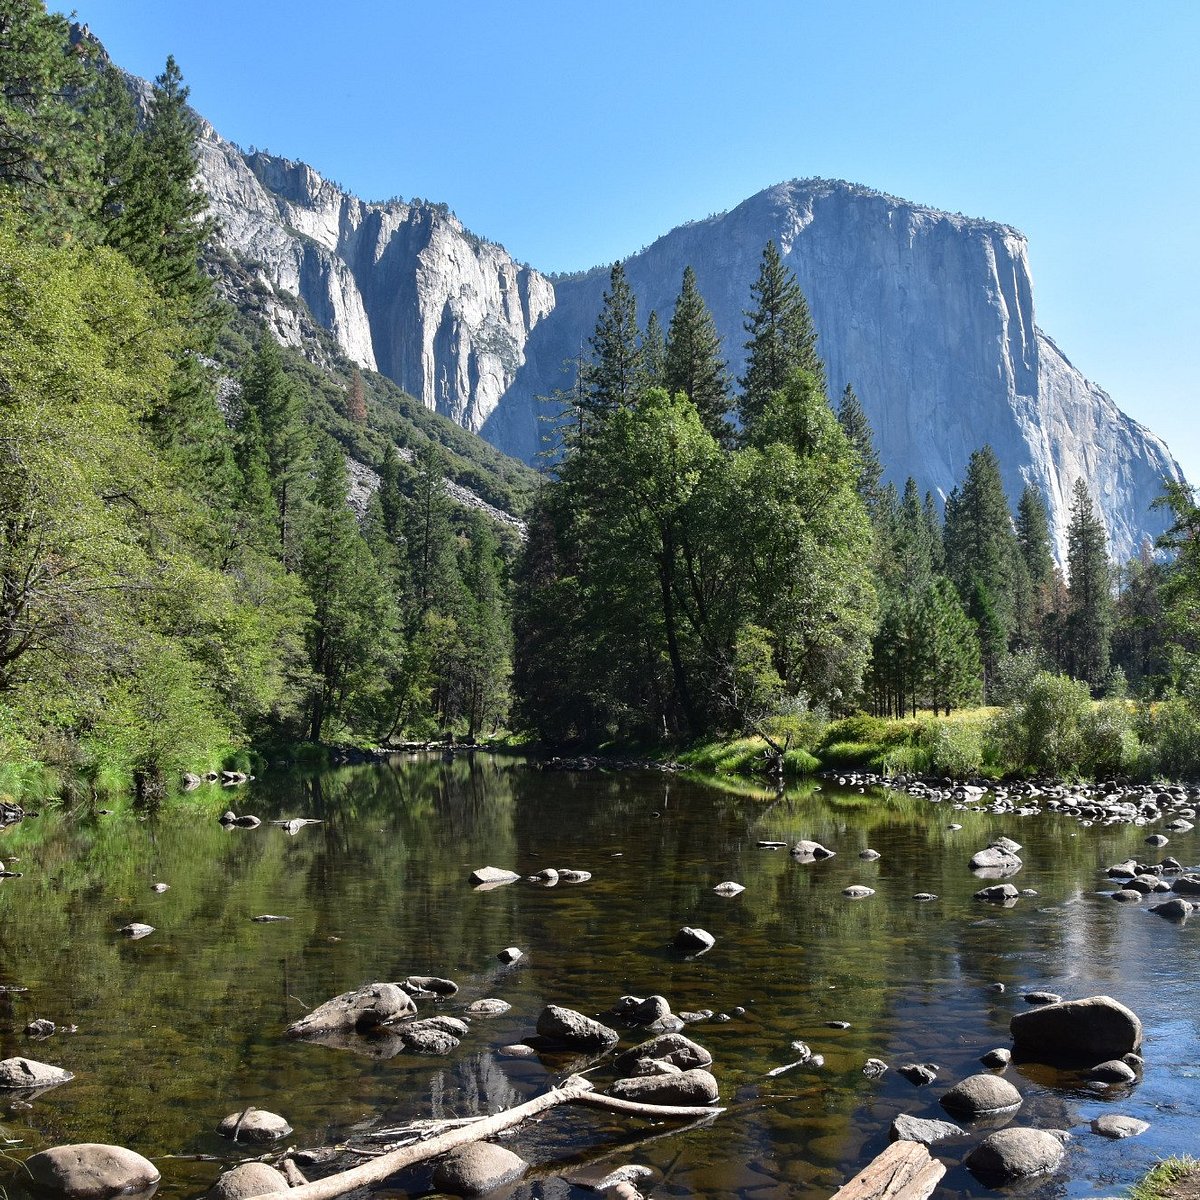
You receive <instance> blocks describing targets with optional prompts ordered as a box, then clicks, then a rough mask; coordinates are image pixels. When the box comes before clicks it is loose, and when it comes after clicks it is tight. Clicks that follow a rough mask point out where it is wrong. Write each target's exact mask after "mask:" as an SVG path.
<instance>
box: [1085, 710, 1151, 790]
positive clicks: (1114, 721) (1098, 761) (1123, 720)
mask: <svg viewBox="0 0 1200 1200" xmlns="http://www.w3.org/2000/svg"><path fill="white" fill-rule="evenodd" d="M1082 735H1083V746H1084V762H1083V764H1082V765H1083V766H1084V768H1085V770H1086V772H1087V774H1089V775H1091V776H1092V777H1093V778H1096V779H1100V778H1104V777H1107V776H1110V775H1125V774H1127V773H1129V772H1130V771H1132V770H1134V769H1135V768H1136V766H1137V764H1138V760H1139V758H1140V755H1141V744H1140V743H1139V741H1138V737H1137V734H1136V733H1134V730H1133V720H1132V718H1131V716H1130V712H1129V705H1128V704H1126V703H1125V701H1123V700H1104V701H1102V702H1101V703H1100V704H1097V705H1095V706H1094V707H1093V708H1092V710H1091V712H1089V713H1088V714H1087V716H1086V717H1085V719H1084V721H1083V729H1082Z"/></svg>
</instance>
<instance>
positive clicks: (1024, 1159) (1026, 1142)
mask: <svg viewBox="0 0 1200 1200" xmlns="http://www.w3.org/2000/svg"><path fill="white" fill-rule="evenodd" d="M1064 1153H1065V1148H1064V1146H1063V1143H1062V1139H1061V1138H1060V1137H1056V1136H1055V1135H1054V1134H1053V1133H1047V1132H1046V1130H1044V1129H998V1130H997V1131H996V1132H995V1133H991V1134H988V1136H987V1137H985V1138H984V1139H983V1141H982V1142H980V1143H979V1145H978V1146H976V1147H975V1149H974V1150H972V1151H971V1153H970V1154H968V1155H967V1157H966V1164H967V1166H968V1167H969V1168H970V1170H971V1171H972V1173H973V1174H975V1175H977V1176H979V1178H980V1179H981V1180H984V1181H994V1182H1006V1181H1008V1180H1010V1179H1023V1178H1025V1177H1026V1176H1028V1175H1040V1174H1042V1173H1043V1172H1044V1171H1053V1170H1054V1168H1055V1167H1057V1166H1058V1164H1059V1163H1060V1162H1061V1161H1062V1157H1063V1154H1064Z"/></svg>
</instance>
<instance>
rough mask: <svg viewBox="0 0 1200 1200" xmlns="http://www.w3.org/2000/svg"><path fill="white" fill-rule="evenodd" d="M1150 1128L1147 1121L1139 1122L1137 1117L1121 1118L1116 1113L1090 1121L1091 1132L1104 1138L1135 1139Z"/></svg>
mask: <svg viewBox="0 0 1200 1200" xmlns="http://www.w3.org/2000/svg"><path fill="white" fill-rule="evenodd" d="M1149 1128H1150V1124H1149V1122H1148V1121H1139V1120H1138V1119H1137V1117H1122V1116H1119V1115H1118V1114H1117V1113H1105V1114H1104V1116H1102V1117H1096V1118H1095V1119H1094V1120H1093V1121H1092V1132H1093V1133H1098V1134H1099V1135H1100V1136H1101V1137H1106V1138H1114V1139H1120V1138H1127V1137H1137V1136H1138V1134H1140V1133H1145V1132H1146V1130H1147V1129H1149Z"/></svg>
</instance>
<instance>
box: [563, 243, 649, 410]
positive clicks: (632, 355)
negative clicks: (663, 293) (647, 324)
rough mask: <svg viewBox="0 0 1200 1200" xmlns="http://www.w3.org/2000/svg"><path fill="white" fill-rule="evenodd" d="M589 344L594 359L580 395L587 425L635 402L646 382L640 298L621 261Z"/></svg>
mask: <svg viewBox="0 0 1200 1200" xmlns="http://www.w3.org/2000/svg"><path fill="white" fill-rule="evenodd" d="M588 345H589V346H590V347H591V359H590V361H588V362H586V363H585V364H584V366H583V372H582V379H581V383H582V386H581V388H580V393H579V397H578V404H579V408H580V410H581V413H580V418H581V421H582V424H583V426H584V428H585V429H586V428H587V427H588V426H589V425H594V424H596V423H597V422H599V421H603V420H604V418H605V417H607V416H610V415H611V414H612V413H613V412H616V411H617V410H619V409H622V408H628V407H630V406H632V405H633V404H634V403H635V402H636V400H637V394H638V390H639V389H640V388H641V387H642V385H643V382H644V377H643V370H642V347H641V339H640V336H639V331H638V318H637V298H636V297H635V296H634V294H633V289H632V288H631V287H630V286H629V280H628V279H627V278H626V277H625V268H624V267H623V266H622V265H621V264H620V263H619V262H617V263H613V266H612V271H611V272H610V274H609V286H608V291H606V292H605V293H604V301H603V307H602V308H601V310H600V315H599V317H598V318H597V319H596V329H595V332H594V333H593V334H592V336H591V337H590V338H589V339H588Z"/></svg>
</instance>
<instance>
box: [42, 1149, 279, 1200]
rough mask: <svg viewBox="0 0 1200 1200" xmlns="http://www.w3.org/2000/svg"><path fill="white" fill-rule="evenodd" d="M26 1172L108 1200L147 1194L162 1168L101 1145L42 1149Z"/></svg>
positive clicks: (76, 1198)
mask: <svg viewBox="0 0 1200 1200" xmlns="http://www.w3.org/2000/svg"><path fill="white" fill-rule="evenodd" d="M25 1170H27V1171H28V1172H29V1175H30V1178H31V1179H32V1180H33V1182H34V1183H36V1184H38V1185H39V1186H41V1187H43V1188H46V1189H48V1190H49V1191H53V1192H57V1193H58V1194H59V1195H60V1196H69V1197H70V1198H71V1200H108V1197H110V1196H118V1195H129V1194H132V1193H137V1192H147V1191H149V1190H150V1189H152V1188H155V1187H157V1186H158V1181H159V1174H158V1168H157V1167H156V1166H155V1165H154V1164H153V1163H152V1162H151V1161H150V1160H149V1159H147V1158H143V1157H142V1156H141V1155H140V1154H135V1153H134V1151H132V1150H127V1149H125V1147H124V1146H106V1145H104V1144H103V1143H100V1142H80V1143H78V1144H76V1145H70V1146H53V1147H51V1148H50V1149H49V1150H42V1151H40V1152H39V1153H37V1154H34V1155H33V1156H32V1157H30V1158H27V1159H26V1160H25ZM280 1178H281V1179H282V1178H283V1177H282V1176H280ZM285 1186H286V1185H285Z"/></svg>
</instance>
